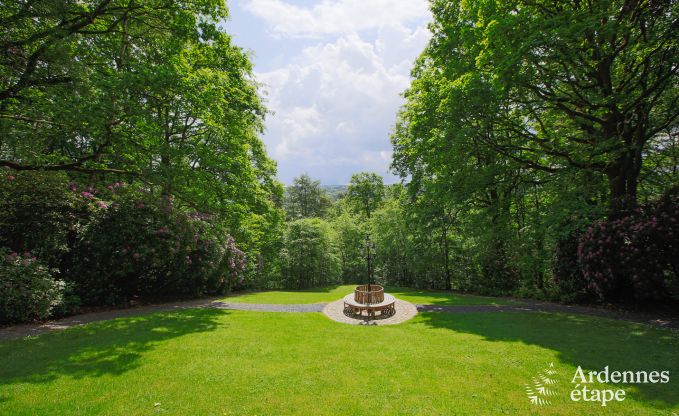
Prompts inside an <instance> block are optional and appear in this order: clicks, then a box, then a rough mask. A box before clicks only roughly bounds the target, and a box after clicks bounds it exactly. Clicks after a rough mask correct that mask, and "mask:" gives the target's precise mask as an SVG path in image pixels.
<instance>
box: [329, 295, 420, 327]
mask: <svg viewBox="0 0 679 416" xmlns="http://www.w3.org/2000/svg"><path fill="white" fill-rule="evenodd" d="M394 307H395V308H396V313H395V314H394V315H393V316H390V317H388V318H385V319H380V318H379V317H378V318H377V319H374V320H367V319H356V318H350V317H348V316H346V315H345V314H344V300H343V299H339V300H336V301H334V302H331V303H328V304H327V305H325V308H323V313H324V314H325V316H327V317H328V318H330V319H332V320H333V321H337V322H342V323H344V324H351V325H394V324H400V323H401V322H405V321H407V320H408V319H410V318H412V317H413V316H415V315H417V308H416V307H415V305H413V304H412V303H410V302H406V301H404V300H401V299H396V304H395V305H394Z"/></svg>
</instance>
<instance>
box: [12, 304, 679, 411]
mask: <svg viewBox="0 0 679 416" xmlns="http://www.w3.org/2000/svg"><path fill="white" fill-rule="evenodd" d="M677 351H679V334H677V333H676V332H670V331H666V330H659V329H654V328H649V327H645V326H642V325H637V324H631V323H625V322H620V321H611V320H606V319H601V318H593V317H583V316H567V315H557V314H529V313H526V314H524V313H504V314H503V313H494V314H493V313H469V314H445V313H424V314H419V315H418V316H417V317H415V318H414V319H413V320H411V321H408V322H407V323H404V324H401V325H395V326H385V327H362V326H350V325H344V324H340V323H336V322H333V321H330V320H329V319H327V318H326V317H325V316H323V315H322V314H319V313H303V314H295V313H287V314H286V313H258V312H242V311H220V310H186V311H180V312H171V313H158V314H153V315H146V316H141V317H134V318H124V319H118V320H113V321H107V322H101V323H94V324H89V325H86V326H84V327H78V328H72V329H69V330H64V331H59V332H54V333H50V334H46V335H43V336H39V337H35V338H31V339H24V340H15V341H9V342H2V343H0V356H2V360H0V385H1V386H2V387H1V388H0V414H3V415H4V414H8V415H9V414H11V415H84V414H87V415H96V414H102V415H155V414H163V415H198V414H200V415H286V414H304V415H338V414H341V415H478V414H510V415H516V414H540V415H542V414H545V415H583V414H606V415H613V414H615V415H654V414H658V415H663V414H664V415H671V414H672V412H675V413H677V412H679V362H678V360H679V357H678V355H677ZM550 362H554V364H555V369H556V371H557V375H556V376H555V377H556V378H557V379H558V380H559V383H558V384H557V385H556V386H555V389H556V390H557V392H558V393H559V396H557V397H556V398H554V399H553V403H552V405H550V406H544V407H537V406H534V405H531V404H530V403H529V401H528V399H527V397H526V393H525V391H524V385H525V383H528V382H530V380H531V378H532V377H534V376H535V375H536V374H537V372H538V371H539V370H541V369H543V368H544V367H545V366H546V365H548V363H550ZM578 365H581V366H582V367H583V368H585V369H590V370H599V369H601V368H603V367H604V366H606V365H608V366H610V368H611V369H621V370H622V369H645V370H654V369H657V370H669V371H670V373H671V377H672V380H671V382H670V383H669V384H660V385H649V384H647V385H636V386H628V388H627V391H628V398H627V399H626V400H625V401H624V402H622V403H610V404H609V405H608V406H607V407H605V408H602V407H601V406H599V405H597V404H592V403H582V402H580V403H573V402H570V400H569V399H568V392H569V391H570V387H571V386H570V379H571V378H572V376H573V373H574V371H575V368H576V367H577V366H578Z"/></svg>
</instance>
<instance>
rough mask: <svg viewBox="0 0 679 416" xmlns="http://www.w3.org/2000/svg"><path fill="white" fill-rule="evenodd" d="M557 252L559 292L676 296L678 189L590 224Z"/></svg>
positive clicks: (642, 298) (622, 298) (627, 297)
mask: <svg viewBox="0 0 679 416" xmlns="http://www.w3.org/2000/svg"><path fill="white" fill-rule="evenodd" d="M577 241H578V244H577V248H575V247H574V245H573V244H572V242H571V243H570V244H569V243H562V244H561V245H560V246H559V248H560V249H561V251H558V252H557V266H556V267H555V281H556V283H557V285H558V286H559V287H560V288H561V289H562V292H568V291H571V292H572V291H574V290H575V291H579V292H580V293H583V294H585V293H589V294H594V295H596V296H598V297H599V299H601V300H603V301H606V302H652V301H663V300H668V299H675V300H676V299H679V192H677V191H676V190H674V191H672V192H669V193H668V194H666V195H665V196H664V197H662V198H661V199H660V200H658V201H656V202H653V203H650V204H647V205H644V206H641V207H639V208H638V209H637V210H636V211H634V212H633V213H631V214H629V215H627V216H625V217H622V218H618V219H613V220H608V221H599V222H596V223H594V224H592V225H590V226H589V227H588V228H587V230H585V231H584V232H583V233H582V234H581V235H580V237H579V239H578V240H577Z"/></svg>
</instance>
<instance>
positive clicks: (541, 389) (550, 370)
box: [525, 363, 559, 406]
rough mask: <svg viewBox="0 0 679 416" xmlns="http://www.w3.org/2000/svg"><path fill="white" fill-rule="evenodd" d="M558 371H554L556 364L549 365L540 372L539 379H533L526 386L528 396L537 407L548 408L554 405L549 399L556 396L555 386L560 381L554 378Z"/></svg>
mask: <svg viewBox="0 0 679 416" xmlns="http://www.w3.org/2000/svg"><path fill="white" fill-rule="evenodd" d="M555 375H556V371H555V370H554V363H549V367H547V368H546V369H544V370H542V371H540V372H539V373H538V375H537V377H533V379H532V382H531V383H530V384H526V385H525V386H526V395H527V396H528V399H529V400H530V402H531V404H534V405H536V406H547V405H550V404H552V402H551V401H550V400H549V399H548V398H549V397H552V396H555V395H556V391H554V385H555V384H557V383H558V382H559V381H558V380H557V379H556V378H554V376H555Z"/></svg>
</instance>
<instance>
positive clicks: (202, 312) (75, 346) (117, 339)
mask: <svg viewBox="0 0 679 416" xmlns="http://www.w3.org/2000/svg"><path fill="white" fill-rule="evenodd" d="M226 313H228V312H226V311H222V310H215V309H189V310H184V311H180V312H165V313H156V314H151V315H143V316H138V317H133V318H124V319H115V320H111V321H104V322H97V323H93V324H90V325H87V326H85V327H76V328H72V329H68V330H63V331H58V332H53V333H48V334H44V335H42V336H39V337H34V338H27V339H20V340H13V341H5V342H2V343H0V356H1V357H2V360H0V385H2V384H7V383H12V382H28V383H43V382H49V381H51V380H54V379H56V378H59V377H62V376H68V377H73V378H84V377H98V376H102V375H120V374H123V373H125V372H127V371H130V370H132V369H134V368H136V367H138V366H139V364H140V363H139V360H140V358H141V357H142V355H143V354H144V352H146V351H148V350H151V349H153V348H154V346H155V345H156V344H158V343H160V342H163V341H165V340H168V339H172V338H177V337H181V336H183V335H187V334H192V333H197V332H206V331H211V330H213V329H215V328H217V326H218V323H217V318H218V317H220V316H223V315H224V314H226ZM0 400H2V399H1V398H0Z"/></svg>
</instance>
